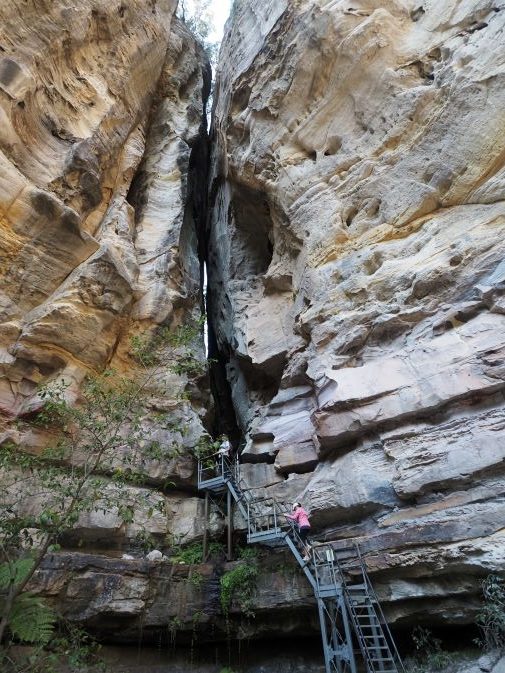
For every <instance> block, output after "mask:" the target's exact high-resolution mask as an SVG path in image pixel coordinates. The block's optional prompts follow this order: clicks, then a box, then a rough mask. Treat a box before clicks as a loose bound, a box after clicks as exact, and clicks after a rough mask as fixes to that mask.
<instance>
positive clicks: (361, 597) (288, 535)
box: [198, 456, 405, 673]
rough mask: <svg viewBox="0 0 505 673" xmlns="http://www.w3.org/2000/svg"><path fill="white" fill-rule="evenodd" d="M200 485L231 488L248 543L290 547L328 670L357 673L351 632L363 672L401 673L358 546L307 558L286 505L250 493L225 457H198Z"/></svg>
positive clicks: (330, 546) (333, 546)
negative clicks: (314, 612) (315, 615)
mask: <svg viewBox="0 0 505 673" xmlns="http://www.w3.org/2000/svg"><path fill="white" fill-rule="evenodd" d="M198 488H199V489H200V490H204V491H209V492H214V493H221V492H223V491H226V490H228V491H229V492H230V493H231V496H232V497H233V500H234V501H235V503H236V504H237V506H238V508H239V510H240V513H241V514H242V516H243V517H244V520H245V521H246V522H247V541H248V542H249V543H262V544H270V545H272V544H274V545H280V544H286V545H287V546H288V547H289V549H290V550H291V552H292V554H293V556H294V557H295V559H296V561H297V563H298V564H299V566H300V567H301V568H302V570H303V572H304V574H305V577H306V578H307V580H308V581H309V583H310V585H311V586H312V589H313V591H314V595H315V597H316V601H317V607H318V611H319V621H320V625H321V636H322V640H323V649H324V660H325V667H326V673H357V667H356V660H355V656H354V649H353V638H352V633H353V632H354V635H355V638H356V641H357V643H358V645H359V650H360V652H361V655H362V657H363V659H364V661H365V664H366V671H367V673H405V669H404V667H403V664H402V662H401V659H400V657H399V654H398V651H397V649H396V647H395V644H394V641H393V638H392V636H391V632H390V630H389V628H388V626H387V623H386V620H385V619H384V614H383V612H382V609H381V607H380V604H379V601H378V599H377V596H376V594H375V592H374V590H373V587H372V584H371V582H370V579H369V577H368V573H367V571H366V567H365V564H364V562H363V559H362V557H361V554H360V552H359V548H358V547H357V545H354V544H349V543H341V542H335V543H327V544H321V545H317V546H314V547H313V548H312V551H311V555H310V560H309V561H307V562H305V561H304V560H303V555H304V545H303V542H302V540H301V539H300V536H299V535H298V529H297V527H296V526H295V525H294V524H293V522H291V521H290V520H289V519H286V517H285V514H287V513H288V508H286V506H285V505H282V504H281V503H278V502H277V501H276V500H274V499H273V498H256V497H254V496H253V494H252V492H251V491H250V490H248V488H247V484H246V483H245V482H244V480H243V479H242V478H241V476H240V465H239V464H238V461H234V462H231V461H230V460H228V459H227V458H225V457H224V456H221V457H220V458H219V459H218V461H217V462H214V461H212V460H202V461H200V462H199V464H198Z"/></svg>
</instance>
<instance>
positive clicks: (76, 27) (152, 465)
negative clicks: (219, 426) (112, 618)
mask: <svg viewBox="0 0 505 673" xmlns="http://www.w3.org/2000/svg"><path fill="white" fill-rule="evenodd" d="M176 5H177V3H176V1H175V0H132V1H128V2H119V0H117V1H116V0H113V2H105V1H102V0H98V1H96V0H93V1H91V0H83V2H79V3H77V4H76V3H69V2H67V1H66V0H61V1H56V2H49V3H45V4H43V6H41V4H40V3H39V2H34V1H33V2H32V1H31V0H30V1H29V2H28V3H26V2H19V1H18V0H8V1H7V2H5V3H2V7H1V8H0V45H1V52H0V251H1V261H0V442H10V443H13V444H15V445H16V446H18V447H19V448H20V450H25V449H28V450H30V451H33V452H38V451H40V450H41V449H42V448H43V447H44V446H47V445H48V444H51V442H54V437H53V436H51V433H50V432H48V431H46V430H44V429H42V428H40V427H37V426H33V424H31V423H30V422H29V420H30V414H31V413H32V412H33V411H36V410H37V409H39V408H40V405H41V400H40V398H39V396H38V394H37V386H38V385H39V384H40V383H45V382H48V381H51V380H55V379H58V380H59V379H63V380H64V381H65V382H66V384H67V386H68V387H67V389H66V394H67V395H68V397H69V399H70V400H71V401H75V400H78V398H79V390H80V386H81V383H82V381H83V379H84V377H85V376H86V375H87V374H93V373H96V372H100V371H102V370H103V369H104V368H106V367H111V368H113V369H115V370H116V371H117V372H118V373H119V374H126V375H127V376H129V377H135V376H136V375H137V374H138V370H139V366H138V363H137V362H136V360H135V358H134V357H133V354H132V349H131V337H132V336H134V335H139V334H140V335H142V337H143V338H145V339H148V337H149V335H151V334H153V333H154V331H155V330H156V329H157V328H158V327H159V326H168V327H170V328H171V327H174V328H175V327H177V326H178V325H180V324H183V323H187V322H191V321H192V320H195V319H197V318H198V317H199V314H200V297H199V286H200V264H199V260H198V252H197V247H198V246H197V240H196V225H195V214H194V212H193V211H194V207H193V203H194V198H193V193H192V192H193V191H194V190H195V189H196V188H197V185H196V184H195V182H194V181H193V183H192V184H193V186H191V181H190V174H192V173H195V172H196V173H198V171H199V170H200V172H201V171H205V163H203V165H201V166H200V167H198V162H200V163H201V161H202V157H201V156H200V155H201V154H202V152H204V149H205V143H206V131H205V118H204V100H205V99H206V97H207V95H208V89H209V85H210V81H209V80H210V73H209V66H208V64H207V59H206V57H205V55H204V53H203V49H202V48H201V47H200V46H199V45H198V44H197V43H196V42H195V40H194V38H193V37H192V36H191V34H190V33H189V32H188V31H187V29H186V28H185V27H184V26H183V24H182V23H181V22H180V21H179V20H178V19H176V18H175V10H176ZM20 17H22V20H21V19H20ZM203 158H204V157H203ZM165 351H166V352H165V353H164V355H167V357H168V356H170V355H171V354H174V353H171V352H170V348H169V347H168V346H166V347H165ZM197 351H199V352H197V356H199V357H200V358H202V359H203V358H204V357H205V356H204V352H203V340H202V343H200V344H199V346H197ZM154 369H155V371H152V372H151V373H150V378H149V385H148V387H146V392H147V394H148V397H149V409H148V412H147V413H146V415H145V417H144V419H143V421H142V422H143V425H144V428H145V429H146V431H147V435H148V437H149V440H150V441H156V442H158V443H159V444H160V445H163V446H167V445H168V446H170V445H176V446H177V447H178V450H177V452H174V455H173V458H172V459H171V460H170V461H162V462H160V461H156V460H152V461H150V462H149V463H148V465H147V471H148V473H149V479H148V482H149V483H147V484H145V487H141V488H139V489H133V488H132V489H131V490H130V494H129V495H130V499H131V500H132V501H133V502H136V503H137V507H136V510H135V515H134V521H133V522H132V523H131V525H129V526H125V525H124V524H122V522H121V519H120V518H119V517H118V516H117V512H114V511H111V512H105V513H104V514H100V513H96V514H90V515H88V516H86V517H81V520H80V521H79V523H78V526H77V529H76V531H75V537H77V538H78V539H80V541H81V543H82V542H83V541H84V543H85V544H94V543H100V545H101V546H102V547H104V546H105V547H106V546H107V541H108V542H109V546H112V547H114V548H115V547H117V546H119V547H120V546H121V545H122V544H123V545H124V544H126V543H127V542H128V540H130V539H131V538H133V537H135V535H136V533H138V532H139V530H141V529H142V528H143V527H144V526H146V528H147V530H148V532H151V533H153V534H154V535H155V536H157V538H158V539H160V540H161V539H163V540H165V541H166V540H167V536H173V537H176V538H177V539H184V540H185V541H186V542H188V541H191V540H193V539H195V538H197V537H199V536H201V534H202V527H201V522H200V519H199V516H198V512H199V511H200V501H199V499H198V498H197V497H196V492H195V489H194V483H195V466H194V459H193V458H192V456H191V453H190V449H191V448H192V447H193V446H194V445H195V444H196V443H197V442H198V440H199V438H200V437H201V436H202V435H203V434H204V433H205V429H204V422H205V420H206V417H207V416H208V414H209V407H210V405H209V395H208V392H207V391H208V386H207V385H206V384H205V382H204V381H199V382H198V381H197V378H196V377H193V378H191V377H188V376H186V375H177V374H175V373H173V372H172V371H171V370H170V369H169V368H167V369H159V368H158V369H157V368H154ZM119 458H120V457H119V456H118V459H119ZM167 484H170V485H171V486H172V487H173V486H175V487H177V488H183V489H185V490H186V491H187V490H188V489H189V490H191V497H190V496H188V497H187V498H185V496H184V495H183V494H181V493H177V492H176V493H174V494H173V495H168V496H167V495H166V491H165V493H164V492H163V489H166V488H167ZM161 502H165V503H166V504H167V512H168V516H161V515H156V516H155V517H154V518H149V516H148V514H147V512H148V510H150V509H152V508H153V507H154V508H156V507H157V506H158V505H159V504H160V503H161ZM142 503H145V504H146V506H144V504H142ZM149 503H151V504H150V505H149ZM34 506H35V505H34ZM148 519H149V521H148Z"/></svg>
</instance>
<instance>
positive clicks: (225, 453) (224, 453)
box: [214, 437, 231, 475]
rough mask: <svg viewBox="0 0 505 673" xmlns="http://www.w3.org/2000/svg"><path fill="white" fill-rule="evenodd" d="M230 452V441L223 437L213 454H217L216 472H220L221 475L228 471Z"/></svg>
mask: <svg viewBox="0 0 505 673" xmlns="http://www.w3.org/2000/svg"><path fill="white" fill-rule="evenodd" d="M230 454H231V446H230V442H229V441H228V440H227V439H226V437H225V438H224V439H223V441H222V442H221V445H220V447H219V449H218V450H217V453H215V454H214V455H216V456H217V459H216V468H217V470H218V472H221V473H222V474H223V475H225V474H228V473H229V465H228V461H229V460H230Z"/></svg>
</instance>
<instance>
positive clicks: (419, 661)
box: [408, 626, 452, 673]
mask: <svg viewBox="0 0 505 673" xmlns="http://www.w3.org/2000/svg"><path fill="white" fill-rule="evenodd" d="M412 640H413V641H414V647H415V650H416V651H415V655H414V657H413V659H412V660H411V661H410V665H409V666H408V672H409V673H428V672H431V671H441V670H442V669H444V668H446V666H448V665H449V664H450V663H451V662H452V657H451V655H450V654H449V653H448V652H444V650H442V643H441V641H440V640H439V639H438V638H435V637H434V636H433V634H432V633H431V631H430V630H429V629H425V628H423V627H422V626H416V627H415V628H414V630H413V631H412Z"/></svg>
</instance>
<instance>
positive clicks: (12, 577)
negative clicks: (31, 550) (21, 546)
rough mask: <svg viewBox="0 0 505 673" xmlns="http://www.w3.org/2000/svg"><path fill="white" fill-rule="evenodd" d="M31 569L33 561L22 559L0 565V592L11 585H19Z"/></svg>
mask: <svg viewBox="0 0 505 673" xmlns="http://www.w3.org/2000/svg"><path fill="white" fill-rule="evenodd" d="M32 568H33V559H31V558H22V559H17V561H11V562H10V563H1V564H0V590H1V589H8V588H9V586H10V585H11V584H19V583H20V582H22V581H23V580H24V579H25V577H26V576H27V575H28V573H29V572H30V570H31V569H32Z"/></svg>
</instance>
